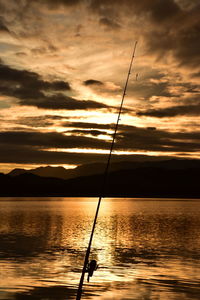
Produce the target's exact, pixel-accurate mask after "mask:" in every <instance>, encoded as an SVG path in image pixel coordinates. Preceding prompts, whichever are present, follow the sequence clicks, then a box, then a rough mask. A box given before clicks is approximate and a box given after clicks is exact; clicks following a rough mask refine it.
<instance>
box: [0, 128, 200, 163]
mask: <svg viewBox="0 0 200 300" xmlns="http://www.w3.org/2000/svg"><path fill="white" fill-rule="evenodd" d="M72 126H73V127H77V128H78V126H79V127H80V126H81V123H79V122H74V124H72ZM104 126H105V127H106V126H107V127H109V128H110V126H112V125H110V124H105V125H104ZM69 127H70V126H69ZM93 127H95V124H94V125H92V124H89V123H85V128H93ZM82 128H84V127H82ZM101 129H105V128H103V125H101V124H100V125H99V129H98V127H97V128H96V130H91V134H93V133H95V131H96V134H97V133H99V132H98V131H100V132H101ZM93 131H94V132H93ZM74 133H75V134H77V133H81V134H83V133H84V132H83V130H81V132H80V131H78V132H76V131H75V132H74ZM62 148H68V149H69V148H84V149H87V148H88V149H107V150H108V149H110V141H106V140H100V139H98V138H95V134H94V137H87V136H83V135H81V136H80V135H78V136H77V135H73V132H72V135H71V136H69V135H65V134H64V133H58V132H36V131H20V132H19V131H8V132H1V133H0V162H2V163H42V164H44V163H54V164H56V163H73V164H80V163H85V162H87V163H88V162H91V161H98V160H99V159H100V157H101V158H102V154H97V155H93V154H89V153H88V154H87V153H78V154H76V153H63V152H62V151H60V150H62ZM48 149H56V150H54V151H53V150H52V151H47V150H48ZM114 150H126V151H127V150H129V151H147V152H148V151H158V152H159V153H163V155H164V154H165V152H166V151H167V152H171V153H172V154H173V153H177V154H178V153H180V154H183V153H184V152H185V154H187V153H195V152H199V151H200V132H190V133H187V132H184V133H183V132H167V131H164V130H158V129H157V130H155V129H154V128H153V129H152V128H151V129H150V128H141V127H134V126H128V125H120V127H119V131H118V134H117V139H116V143H115V146H114ZM122 158H123V159H128V158H129V159H131V155H128V156H123V155H121V156H118V160H119V159H122Z"/></svg>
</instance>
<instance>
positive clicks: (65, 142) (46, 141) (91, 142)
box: [0, 131, 108, 149]
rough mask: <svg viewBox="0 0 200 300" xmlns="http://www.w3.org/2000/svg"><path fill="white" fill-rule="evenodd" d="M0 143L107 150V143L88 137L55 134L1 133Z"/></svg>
mask: <svg viewBox="0 0 200 300" xmlns="http://www.w3.org/2000/svg"><path fill="white" fill-rule="evenodd" d="M0 143H1V144H7V145H13V146H14V145H16V146H17V145H18V146H20V145H24V146H32V147H42V148H77V147H79V148H104V149H106V148H107V144H108V143H107V142H106V141H103V140H98V139H94V138H89V137H82V136H73V135H72V136H66V135H65V134H62V133H57V132H48V133H43V132H36V131H31V132H29V131H20V132H13V131H7V132H1V133H0Z"/></svg>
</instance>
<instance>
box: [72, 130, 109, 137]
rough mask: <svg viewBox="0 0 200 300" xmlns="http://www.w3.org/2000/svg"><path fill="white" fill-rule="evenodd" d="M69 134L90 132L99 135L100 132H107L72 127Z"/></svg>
mask: <svg viewBox="0 0 200 300" xmlns="http://www.w3.org/2000/svg"><path fill="white" fill-rule="evenodd" d="M70 133H71V134H78V135H86V134H90V135H92V136H98V135H101V134H105V135H106V134H107V133H106V132H104V131H101V130H83V129H82V130H81V129H74V130H71V131H70Z"/></svg>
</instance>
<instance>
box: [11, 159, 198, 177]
mask: <svg viewBox="0 0 200 300" xmlns="http://www.w3.org/2000/svg"><path fill="white" fill-rule="evenodd" d="M149 159H150V161H148V160H147V161H140V160H139V158H135V160H134V161H121V162H114V163H112V164H111V165H110V171H111V172H113V171H117V170H128V169H136V168H140V167H162V168H166V169H185V168H200V160H178V159H170V160H163V161H159V160H158V161H154V160H151V157H150V158H149ZM104 170H105V164H104V163H90V164H84V165H81V166H78V167H76V168H75V169H65V168H63V167H50V166H47V167H39V168H35V169H31V170H25V169H14V170H12V171H11V172H10V173H9V174H8V175H10V176H18V175H21V174H25V173H30V174H34V175H37V176H41V177H55V178H61V179H70V178H76V177H80V176H89V175H97V174H101V173H103V172H104Z"/></svg>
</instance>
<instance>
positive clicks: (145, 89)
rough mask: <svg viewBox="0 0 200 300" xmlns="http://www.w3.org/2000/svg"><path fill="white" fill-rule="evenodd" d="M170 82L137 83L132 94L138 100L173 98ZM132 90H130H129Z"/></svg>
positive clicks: (147, 81) (142, 81)
mask: <svg viewBox="0 0 200 300" xmlns="http://www.w3.org/2000/svg"><path fill="white" fill-rule="evenodd" d="M170 86H171V84H170V82H168V81H163V82H151V81H149V80H145V79H144V80H143V79H141V81H137V82H136V83H135V84H134V86H133V88H132V93H133V95H134V96H136V97H138V98H144V99H147V100H148V99H150V98H151V97H153V96H162V97H172V96H173V94H172V93H171V92H170ZM129 90H130V88H129Z"/></svg>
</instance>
